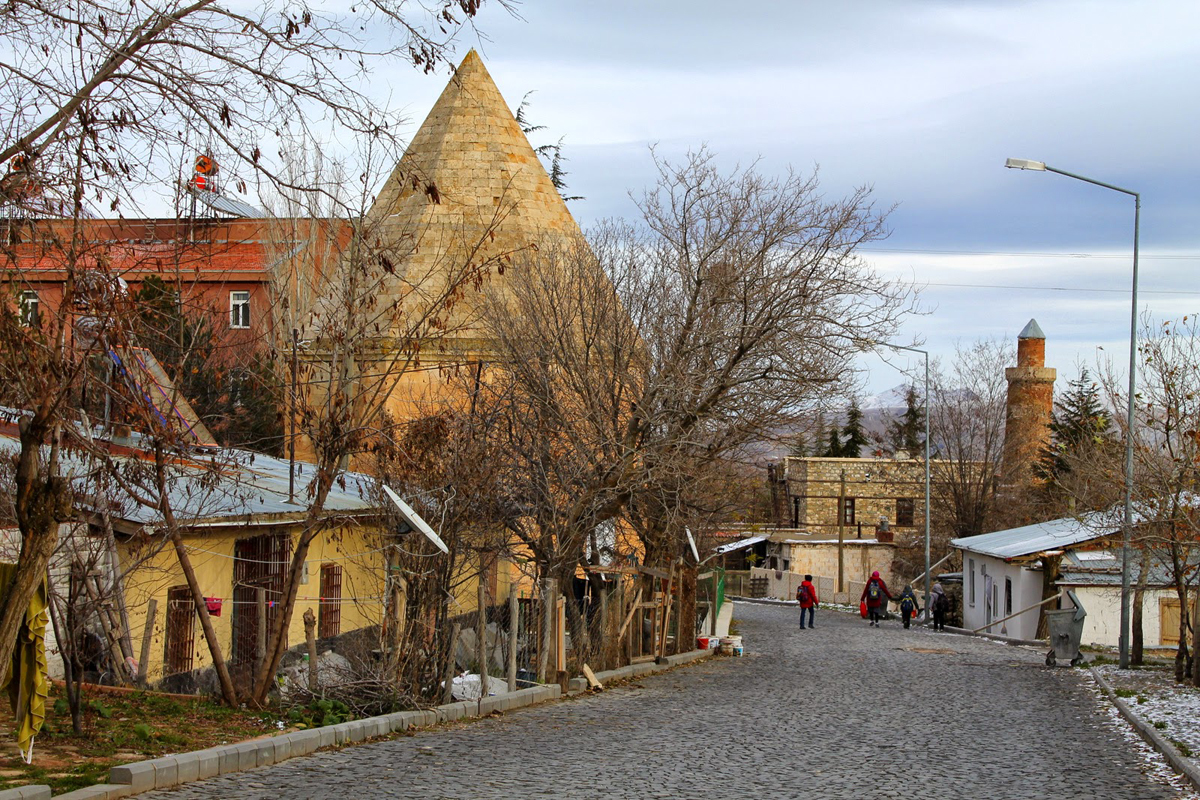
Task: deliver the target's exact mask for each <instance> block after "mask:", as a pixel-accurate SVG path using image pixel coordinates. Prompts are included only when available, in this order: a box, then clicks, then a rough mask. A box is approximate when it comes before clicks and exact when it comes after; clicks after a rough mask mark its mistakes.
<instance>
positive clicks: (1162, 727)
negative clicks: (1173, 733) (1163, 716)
mask: <svg viewBox="0 0 1200 800" xmlns="http://www.w3.org/2000/svg"><path fill="white" fill-rule="evenodd" d="M1154 727H1155V728H1157V729H1158V730H1160V731H1165V730H1166V729H1167V723H1165V722H1163V721H1162V720H1159V721H1158V722H1156V723H1154Z"/></svg>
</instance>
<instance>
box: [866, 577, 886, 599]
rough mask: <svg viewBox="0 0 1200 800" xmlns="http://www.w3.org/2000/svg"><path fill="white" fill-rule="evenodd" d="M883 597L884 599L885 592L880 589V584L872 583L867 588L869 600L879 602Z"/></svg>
mask: <svg viewBox="0 0 1200 800" xmlns="http://www.w3.org/2000/svg"><path fill="white" fill-rule="evenodd" d="M881 597H883V590H882V589H880V588H879V584H878V583H876V582H875V581H871V583H870V584H869V585H868V586H867V599H868V600H878V599H879V598H881Z"/></svg>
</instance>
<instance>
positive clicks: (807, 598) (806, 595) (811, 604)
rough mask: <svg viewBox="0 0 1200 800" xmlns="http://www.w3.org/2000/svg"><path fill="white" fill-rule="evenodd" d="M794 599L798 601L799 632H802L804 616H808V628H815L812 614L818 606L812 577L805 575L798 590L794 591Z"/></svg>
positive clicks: (818, 602)
mask: <svg viewBox="0 0 1200 800" xmlns="http://www.w3.org/2000/svg"><path fill="white" fill-rule="evenodd" d="M796 599H797V600H799V601H800V630H804V615H805V614H808V627H810V628H815V627H817V625H816V623H815V622H813V614H814V613H815V611H816V607H817V606H818V605H820V602H821V601H820V600H819V599H818V598H817V587H815V586H813V582H812V575H805V576H804V580H803V582H801V584H800V588H799V589H797V590H796Z"/></svg>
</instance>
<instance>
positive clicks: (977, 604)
mask: <svg viewBox="0 0 1200 800" xmlns="http://www.w3.org/2000/svg"><path fill="white" fill-rule="evenodd" d="M972 566H973V567H974V573H972V572H971V569H972ZM972 574H973V575H974V598H972V582H971V578H972ZM989 576H990V577H991V579H992V586H993V590H992V595H993V597H994V603H995V605H994V609H993V611H992V613H991V621H992V622H993V624H992V625H991V627H990V628H987V629H985V632H986V633H997V634H1001V635H1003V636H1011V637H1013V638H1014V639H1032V638H1034V636H1035V634H1036V633H1037V621H1038V612H1037V609H1033V610H1031V611H1026V612H1025V613H1024V614H1020V615H1019V616H1016V617H1014V618H1013V619H1010V620H1006V621H1004V622H996V621H997V620H1000V619H1003V618H1004V617H1006V616H1007V615H1008V614H1007V613H1006V612H1005V603H1004V586H1005V583H1004V581H1005V579H1006V578H1007V579H1009V580H1011V581H1012V610H1013V612H1014V613H1015V612H1018V611H1020V610H1021V609H1023V608H1028V607H1029V606H1032V605H1033V604H1034V603H1036V602H1038V601H1039V600H1041V599H1042V571H1041V569H1027V568H1025V567H1023V566H1021V565H1019V564H1010V563H1007V562H1005V561H1004V560H1003V559H1000V558H994V557H992V556H985V555H980V554H978V553H972V552H970V551H966V550H964V551H963V608H962V612H963V627H964V628H966V629H967V630H975V629H976V628H983V627H984V626H985V625H987V624H988V619H989V618H988V600H989V598H987V597H985V596H984V594H985V587H986V586H987V578H988V577H989Z"/></svg>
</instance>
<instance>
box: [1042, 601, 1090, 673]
mask: <svg viewBox="0 0 1200 800" xmlns="http://www.w3.org/2000/svg"><path fill="white" fill-rule="evenodd" d="M1067 597H1069V598H1070V600H1071V602H1072V603H1074V604H1075V607H1074V608H1064V609H1061V610H1058V611H1047V612H1046V628H1047V630H1048V631H1049V634H1050V652H1048V653H1046V666H1048V667H1053V666H1054V665H1055V663H1056V661H1057V659H1060V658H1065V659H1068V660H1070V662H1071V666H1072V667H1077V666H1079V665H1080V664H1082V663H1083V655H1082V654H1081V653H1080V652H1079V642H1080V640H1081V639H1082V638H1083V620H1084V618H1085V617H1086V616H1087V611H1085V610H1084V608H1083V606H1082V605H1081V604H1080V603H1079V599H1078V598H1076V597H1075V593H1074V592H1072V591H1068V592H1067Z"/></svg>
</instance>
